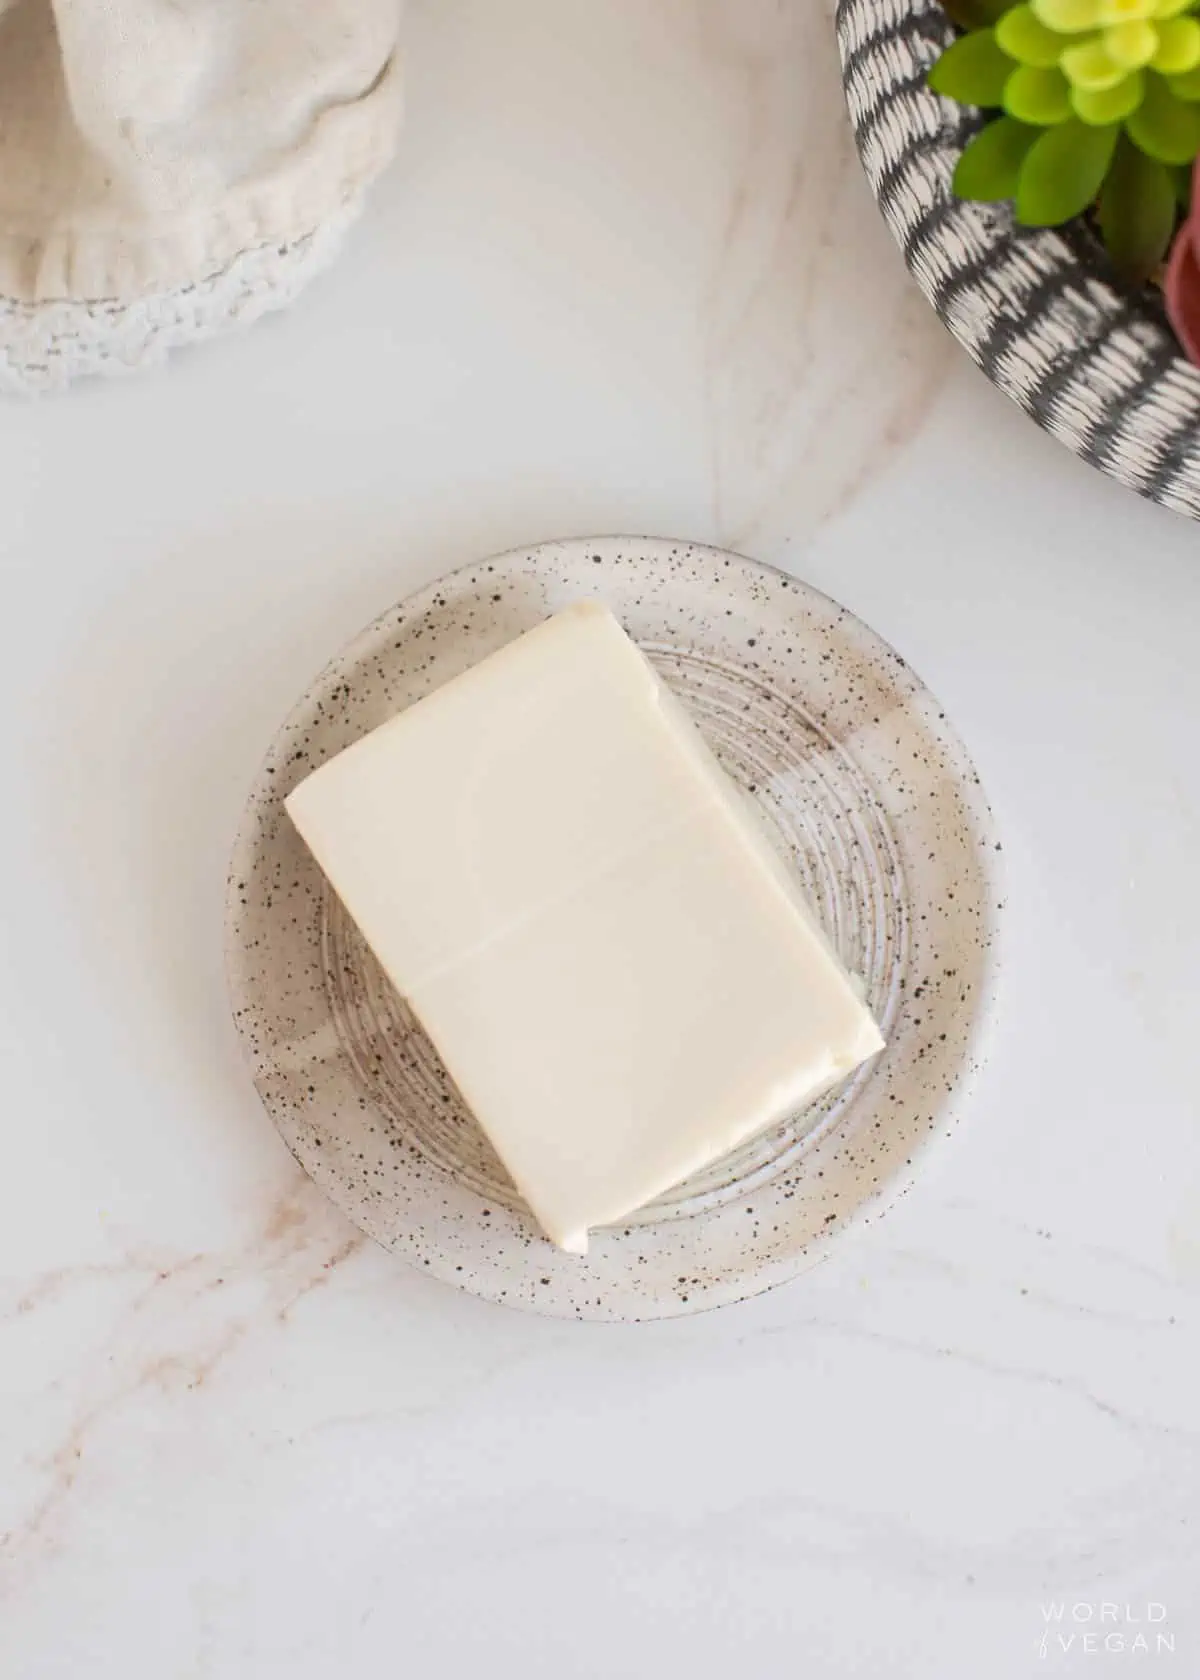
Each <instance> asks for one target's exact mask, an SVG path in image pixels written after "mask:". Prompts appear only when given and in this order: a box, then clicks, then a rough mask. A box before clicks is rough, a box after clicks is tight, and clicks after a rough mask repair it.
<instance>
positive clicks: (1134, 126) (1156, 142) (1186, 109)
mask: <svg viewBox="0 0 1200 1680" xmlns="http://www.w3.org/2000/svg"><path fill="white" fill-rule="evenodd" d="M1125 131H1126V133H1127V134H1128V135H1129V138H1130V139H1131V140H1132V141H1133V143H1134V145H1135V146H1138V147H1140V148H1141V150H1142V151H1143V152H1145V153H1146V155H1147V156H1148V157H1152V158H1157V159H1158V161H1159V162H1160V163H1191V161H1192V159H1193V158H1194V157H1195V156H1196V154H1197V153H1198V152H1200V110H1197V108H1196V106H1195V105H1194V104H1188V103H1186V102H1185V101H1184V100H1182V99H1177V98H1176V96H1175V94H1174V93H1173V92H1172V91H1171V89H1170V88H1169V87H1168V85H1167V83H1166V82H1165V81H1164V80H1163V78H1162V77H1161V76H1158V75H1155V74H1154V73H1153V72H1151V73H1150V74H1149V75H1147V77H1146V92H1145V96H1144V97H1143V99H1142V103H1141V104H1140V105H1139V106H1138V108H1137V110H1136V111H1132V112H1131V113H1130V115H1129V116H1128V117H1127V118H1126V120H1125Z"/></svg>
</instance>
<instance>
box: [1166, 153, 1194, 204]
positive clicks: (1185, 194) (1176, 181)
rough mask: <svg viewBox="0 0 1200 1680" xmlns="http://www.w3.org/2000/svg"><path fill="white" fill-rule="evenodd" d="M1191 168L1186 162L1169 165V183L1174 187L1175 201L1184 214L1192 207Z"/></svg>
mask: <svg viewBox="0 0 1200 1680" xmlns="http://www.w3.org/2000/svg"><path fill="white" fill-rule="evenodd" d="M1192 173H1193V171H1192V169H1191V166H1190V165H1188V164H1178V163H1177V164H1174V165H1172V167H1171V184H1172V186H1173V187H1174V188H1175V202H1176V204H1178V206H1179V208H1180V209H1181V210H1182V211H1183V213H1184V215H1185V216H1186V215H1187V213H1188V211H1189V210H1190V209H1191V208H1192Z"/></svg>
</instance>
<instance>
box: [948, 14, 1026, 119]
mask: <svg viewBox="0 0 1200 1680" xmlns="http://www.w3.org/2000/svg"><path fill="white" fill-rule="evenodd" d="M1014 68H1015V66H1014V64H1013V61H1012V59H1011V58H1009V56H1008V54H1007V53H1006V52H1003V51H1001V49H1000V47H998V46H997V44H996V37H995V34H994V32H993V31H992V30H990V29H980V30H977V31H976V32H975V34H973V35H964V36H963V37H962V39H961V40H958V41H955V42H954V43H953V45H952V46H949V47H947V48H946V50H945V52H944V53H943V54H942V56H941V58H939V59H938V61H937V63H936V64H935V65H934V66H933V68H932V70H930V72H929V85H930V87H931V88H932V89H933V91H934V93H941V94H944V95H945V96H946V98H947V99H957V100H958V101H959V103H960V104H962V105H983V106H985V107H994V106H998V105H1000V104H1001V103H1002V101H1003V99H1004V84H1005V83H1006V82H1007V80H1008V78H1009V76H1010V75H1011V74H1012V72H1013V70H1014Z"/></svg>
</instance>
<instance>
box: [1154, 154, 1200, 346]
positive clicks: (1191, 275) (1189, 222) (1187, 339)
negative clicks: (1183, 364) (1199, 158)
mask: <svg viewBox="0 0 1200 1680" xmlns="http://www.w3.org/2000/svg"><path fill="white" fill-rule="evenodd" d="M1197 187H1200V162H1197V163H1196V165H1195V167H1194V172H1193V176H1192V208H1191V209H1190V210H1189V211H1188V213H1187V215H1186V216H1185V217H1184V219H1183V221H1182V222H1181V223H1180V225H1179V231H1178V233H1177V234H1176V235H1175V242H1174V244H1173V245H1172V246H1171V254H1170V256H1169V257H1168V259H1167V272H1166V275H1165V276H1164V278H1163V294H1164V296H1165V298H1166V302H1167V314H1168V315H1169V316H1170V318H1171V325H1172V326H1173V327H1174V328H1175V335H1176V337H1177V338H1178V339H1179V342H1180V344H1182V345H1183V348H1184V351H1185V352H1186V354H1187V356H1188V357H1189V359H1190V360H1191V361H1193V362H1195V363H1196V365H1197V366H1198V367H1200V198H1198V197H1197V193H1196V189H1197Z"/></svg>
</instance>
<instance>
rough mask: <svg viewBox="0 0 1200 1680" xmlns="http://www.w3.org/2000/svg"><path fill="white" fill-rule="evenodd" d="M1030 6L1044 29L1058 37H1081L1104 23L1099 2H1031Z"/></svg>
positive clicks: (1035, 0)
mask: <svg viewBox="0 0 1200 1680" xmlns="http://www.w3.org/2000/svg"><path fill="white" fill-rule="evenodd" d="M1031 4H1032V6H1033V9H1034V11H1035V12H1036V13H1037V15H1038V18H1039V19H1040V21H1041V22H1042V23H1044V24H1045V25H1046V28H1047V29H1056V30H1057V31H1058V33H1059V34H1060V35H1081V34H1082V33H1083V32H1084V30H1086V29H1098V28H1099V27H1100V25H1101V24H1102V23H1103V22H1104V7H1103V5H1102V4H1101V0H1031Z"/></svg>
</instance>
